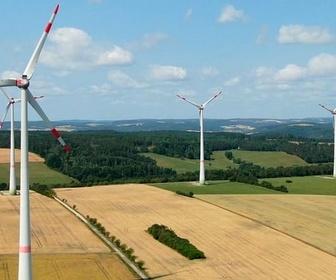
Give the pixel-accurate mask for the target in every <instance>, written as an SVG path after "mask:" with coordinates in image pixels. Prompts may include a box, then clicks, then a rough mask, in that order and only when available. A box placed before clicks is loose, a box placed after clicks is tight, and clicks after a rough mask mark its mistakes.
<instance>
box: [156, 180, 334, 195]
mask: <svg viewBox="0 0 336 280" xmlns="http://www.w3.org/2000/svg"><path fill="white" fill-rule="evenodd" d="M262 180H263V179H260V180H259V181H262ZM287 180H290V181H291V183H287V182H286V181H287ZM265 181H268V182H271V183H272V184H273V185H274V186H280V185H285V186H286V187H287V189H288V191H289V192H288V194H286V193H282V192H277V191H273V190H269V189H266V188H262V187H258V186H253V185H249V184H243V183H237V182H229V181H213V182H208V184H207V185H205V186H199V185H198V184H197V182H180V183H179V182H176V183H160V184H151V185H152V186H155V187H158V188H162V189H165V190H169V191H173V192H176V191H182V192H186V193H189V192H193V193H194V194H282V195H291V194H316V195H336V178H335V179H333V178H332V177H330V176H306V177H288V178H266V179H265Z"/></svg>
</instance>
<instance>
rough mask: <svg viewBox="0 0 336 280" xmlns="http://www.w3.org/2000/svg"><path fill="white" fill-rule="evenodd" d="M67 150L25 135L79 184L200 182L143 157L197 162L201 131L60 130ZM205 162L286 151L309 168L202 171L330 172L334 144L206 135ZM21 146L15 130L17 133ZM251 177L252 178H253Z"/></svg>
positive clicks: (5, 134) (5, 136)
mask: <svg viewBox="0 0 336 280" xmlns="http://www.w3.org/2000/svg"><path fill="white" fill-rule="evenodd" d="M62 136H63V139H64V140H65V141H66V142H67V144H68V145H69V146H70V148H71V153H70V154H67V153H66V152H65V151H64V150H63V148H62V147H61V146H60V145H59V143H58V142H57V140H56V139H54V137H53V136H52V134H51V133H50V132H48V131H43V132H42V131H30V132H29V142H28V143H29V150H30V151H31V152H34V153H37V154H38V155H40V156H42V157H43V158H45V163H46V164H47V165H48V166H49V167H50V168H52V169H54V170H56V171H59V172H61V173H63V174H65V175H68V176H70V177H72V178H75V179H77V180H78V181H79V182H80V185H92V184H107V183H109V184H111V183H122V182H139V183H147V182H169V181H190V180H197V179H198V172H186V173H184V174H177V173H176V172H175V171H174V170H172V169H171V168H162V167H159V166H158V165H157V163H156V161H155V160H153V159H151V158H149V157H146V156H144V155H143V153H146V152H155V153H158V154H162V155H167V156H173V157H178V158H190V159H199V133H197V132H196V133H195V132H181V131H153V132H115V131H86V132H62ZM204 138H205V158H206V159H210V157H211V153H212V152H213V151H218V150H231V149H238V148H240V149H243V150H254V151H284V152H286V153H289V154H293V155H297V156H299V157H301V158H302V159H304V160H306V161H307V162H310V163H315V164H314V165H311V166H294V167H276V168H264V167H260V166H257V165H253V164H251V163H246V162H241V163H240V164H239V167H238V168H227V169H220V170H206V176H207V180H225V179H229V180H236V181H245V182H248V181H253V180H254V181H255V180H256V179H258V178H273V177H291V176H308V175H321V174H331V173H332V164H330V163H328V164H321V163H327V162H332V161H333V158H332V157H333V145H329V144H328V143H319V142H318V141H317V140H314V139H303V138H299V137H293V136H287V135H286V136H253V135H244V134H239V133H205V135H204ZM9 142H10V141H9V131H2V132H1V134H0V147H2V148H8V147H9ZM15 143H16V148H20V135H19V132H17V133H15ZM252 178H253V179H252Z"/></svg>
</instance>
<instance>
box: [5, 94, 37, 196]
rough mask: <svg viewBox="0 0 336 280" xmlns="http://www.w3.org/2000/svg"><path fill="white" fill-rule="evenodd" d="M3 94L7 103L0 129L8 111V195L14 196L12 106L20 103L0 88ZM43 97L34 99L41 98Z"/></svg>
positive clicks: (19, 100)
mask: <svg viewBox="0 0 336 280" xmlns="http://www.w3.org/2000/svg"><path fill="white" fill-rule="evenodd" d="M0 89H1V91H2V92H3V94H4V95H5V96H6V97H7V99H8V103H7V106H6V110H5V113H4V115H3V117H2V119H1V122H0V129H2V127H3V124H4V121H5V119H6V116H7V114H8V111H9V109H10V110H11V124H10V160H9V192H8V194H9V195H16V178H15V174H16V172H15V143H14V104H15V103H19V102H21V99H14V98H12V97H10V96H9V94H8V93H7V92H6V91H5V90H4V89H3V88H0ZM42 97H43V96H37V97H34V98H35V99H38V98H42Z"/></svg>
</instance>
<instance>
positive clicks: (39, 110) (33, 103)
mask: <svg viewBox="0 0 336 280" xmlns="http://www.w3.org/2000/svg"><path fill="white" fill-rule="evenodd" d="M26 93H27V100H28V102H29V104H30V105H31V106H32V107H33V108H34V109H35V111H36V112H37V113H38V114H39V115H40V117H41V118H42V120H43V121H44V122H45V123H46V125H47V126H48V127H49V128H50V130H51V133H52V134H53V135H54V136H55V137H56V139H57V140H58V142H60V144H61V145H62V147H63V148H64V149H65V150H66V151H67V152H68V153H70V148H69V146H68V145H67V144H66V143H65V142H64V140H63V139H62V137H61V135H60V134H59V132H58V131H57V130H56V128H54V127H53V125H52V124H51V122H50V120H49V119H48V117H47V115H46V114H45V113H44V112H43V110H42V108H41V106H40V105H39V104H38V103H37V101H36V98H34V97H33V95H32V94H31V92H30V91H29V89H26Z"/></svg>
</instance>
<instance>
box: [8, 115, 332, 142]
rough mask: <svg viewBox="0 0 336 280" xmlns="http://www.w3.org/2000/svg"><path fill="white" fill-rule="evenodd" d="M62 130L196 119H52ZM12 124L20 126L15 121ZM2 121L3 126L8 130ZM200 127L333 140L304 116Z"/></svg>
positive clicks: (140, 127)
mask: <svg viewBox="0 0 336 280" xmlns="http://www.w3.org/2000/svg"><path fill="white" fill-rule="evenodd" d="M53 124H54V125H55V127H57V128H58V129H59V130H64V131H87V130H94V131H98V130H114V131H122V132H134V131H161V130H173V131H197V130H199V120H198V119H137V120H119V121H93V120H66V121H53ZM15 126H16V127H20V123H19V122H17V123H16V125H15ZM9 127H10V126H9V122H6V123H5V125H4V127H3V129H5V130H8V129H9ZM29 128H30V129H31V130H47V129H48V128H46V126H45V124H44V123H43V122H42V121H34V122H30V123H29ZM204 129H205V130H206V131H212V132H240V133H244V134H287V135H294V136H300V137H305V138H315V139H333V127H332V118H307V119H205V120H204Z"/></svg>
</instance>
